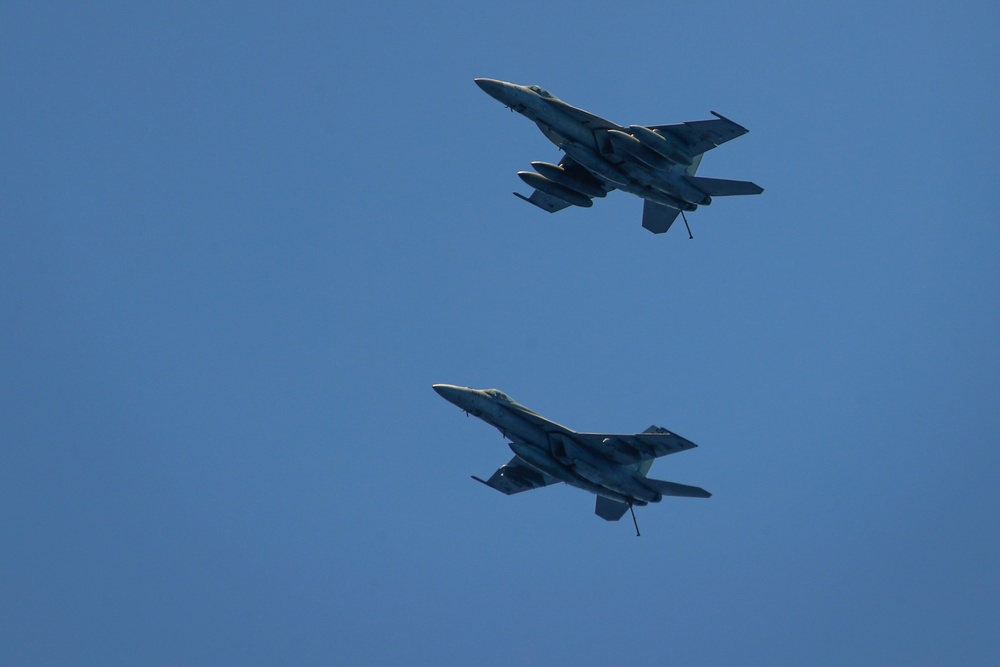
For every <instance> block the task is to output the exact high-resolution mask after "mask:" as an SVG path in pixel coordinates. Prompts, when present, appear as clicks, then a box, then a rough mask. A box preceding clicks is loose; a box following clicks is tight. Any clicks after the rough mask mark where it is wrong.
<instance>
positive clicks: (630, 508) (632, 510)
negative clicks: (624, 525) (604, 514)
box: [628, 503, 639, 537]
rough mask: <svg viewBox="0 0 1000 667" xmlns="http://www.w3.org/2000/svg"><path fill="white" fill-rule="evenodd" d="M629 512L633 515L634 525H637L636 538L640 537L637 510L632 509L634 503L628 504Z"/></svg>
mask: <svg viewBox="0 0 1000 667" xmlns="http://www.w3.org/2000/svg"><path fill="white" fill-rule="evenodd" d="M628 511H629V512H631V513H632V523H634V524H635V536H636V537H639V522H638V521H636V520H635V510H634V509H632V503H629V504H628Z"/></svg>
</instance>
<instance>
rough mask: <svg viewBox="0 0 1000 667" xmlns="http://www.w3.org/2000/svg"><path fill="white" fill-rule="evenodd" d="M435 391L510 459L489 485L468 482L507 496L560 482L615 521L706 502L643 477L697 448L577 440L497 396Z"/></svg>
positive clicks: (650, 438) (654, 441)
mask: <svg viewBox="0 0 1000 667" xmlns="http://www.w3.org/2000/svg"><path fill="white" fill-rule="evenodd" d="M434 391H436V392H437V393H438V394H440V395H441V396H442V397H444V398H445V399H446V400H448V401H450V402H451V403H454V404H455V405H457V406H458V407H460V408H461V409H462V410H463V411H465V413H466V414H470V415H472V416H474V417H478V418H479V419H482V420H483V421H484V422H486V423H487V424H490V425H492V426H494V427H496V428H497V429H498V430H499V431H500V433H501V434H502V435H503V437H504V438H505V439H507V440H510V442H509V443H508V444H509V446H510V448H511V450H513V452H514V458H512V459H511V460H510V461H509V462H508V463H506V464H504V465H502V466H500V469H499V470H497V471H496V472H495V473H493V475H492V476H491V477H490V478H489V479H488V480H483V479H480V478H479V477H476V476H475V475H473V476H472V479H474V480H476V481H477V482H481V483H483V484H485V485H486V486H489V487H492V488H494V489H496V490H497V491H500V492H501V493H505V494H507V495H508V496H509V495H512V494H515V493H521V492H522V491H530V490H531V489H537V488H540V487H543V486H549V485H551V484H558V483H559V482H565V483H566V484H569V485H570V486H575V487H577V488H578V489H583V490H584V491H589V492H590V493H594V494H597V507H596V510H595V512H596V514H597V516H599V517H601V518H602V519H606V520H607V521H618V520H619V519H621V518H622V516H624V514H625V512H627V511H630V510H631V512H632V521H633V522H634V523H635V532H636V535H638V534H639V524H638V522H636V520H635V510H634V509H632V508H633V507H634V506H635V505H640V506H641V505H646V504H648V503H658V502H660V500H661V499H662V498H663V497H664V496H686V497H689V498H708V497H710V496H711V495H712V494H710V493H709V492H708V491H706V490H705V489H702V488H699V487H697V486H687V485H686V484H677V483H676V482H665V481H663V480H659V479H650V478H648V477H646V474H647V473H648V472H649V468H650V466H652V465H653V459H656V458H659V457H661V456H666V455H667V454H675V453H677V452H683V451H686V450H688V449H694V448H695V447H697V445H695V444H694V443H693V442H691V441H690V440H687V439H685V438H682V437H681V436H679V435H677V434H676V433H671V432H670V431H668V430H667V429H665V428H661V427H659V426H650V427H649V428H648V429H646V430H645V431H643V432H642V433H637V434H635V435H618V434H613V433H578V432H577V431H574V430H572V429H569V428H566V427H565V426H561V425H559V424H557V423H555V422H553V421H550V420H548V419H546V418H545V417H542V416H541V415H540V414H538V413H537V412H535V411H533V410H530V409H528V408H526V407H525V406H523V405H521V404H520V403H518V402H517V401H515V400H514V399H512V398H511V397H510V396H508V395H507V394H505V393H503V392H502V391H499V390H497V389H471V388H469V387H459V386H455V385H451V384H436V385H434Z"/></svg>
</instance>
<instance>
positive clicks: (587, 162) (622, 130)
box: [476, 79, 764, 238]
mask: <svg viewBox="0 0 1000 667" xmlns="http://www.w3.org/2000/svg"><path fill="white" fill-rule="evenodd" d="M476 83H477V84H478V85H479V87H480V88H482V89H483V90H484V91H486V92H487V93H488V94H489V95H490V96H492V97H494V98H496V99H497V100H499V101H500V102H502V103H503V104H504V105H505V106H507V107H509V108H510V109H511V110H513V111H516V112H518V113H519V114H522V115H524V116H527V117H528V118H530V119H531V120H533V121H534V122H535V123H536V124H537V125H538V127H539V129H541V131H542V134H544V135H545V136H546V137H548V139H549V141H551V142H552V143H554V144H555V145H556V146H558V147H559V148H561V149H562V150H563V151H565V153H566V155H564V156H563V158H562V160H561V161H560V162H559V164H551V163H549V162H532V163H531V166H532V167H534V168H535V169H536V171H519V172H517V175H518V176H520V177H521V180H523V181H524V182H525V183H527V184H528V185H529V186H531V187H533V188H534V189H535V191H534V192H533V193H532V195H531V196H530V197H525V196H524V195H522V194H520V193H518V192H515V193H514V194H515V195H517V196H518V197H520V198H521V199H523V200H525V201H527V202H529V203H532V204H534V205H535V206H537V207H539V208H541V209H544V210H546V211H549V212H550V213H555V212H556V211H560V210H562V209H564V208H566V207H567V206H583V207H590V206H593V204H594V200H593V198H594V197H604V196H606V195H607V194H608V193H609V192H611V191H612V190H615V189H618V190H623V191H625V192H630V193H632V194H634V195H638V196H639V197H642V198H643V199H644V200H645V203H644V206H643V210H642V226H643V227H645V228H646V229H648V230H649V231H651V232H653V233H654V234H662V233H664V232H666V231H667V230H668V229H670V225H672V224H673V223H674V220H676V219H677V215H678V214H680V215H681V216H682V217H683V218H684V224H685V226H687V216H685V215H684V211H693V210H695V209H696V208H698V207H699V206H708V205H709V204H711V203H712V197H726V196H730V195H759V194H760V193H761V192H763V191H764V189H763V188H761V187H760V186H759V185H755V184H754V183H751V182H749V181H728V180H723V179H719V178H702V177H700V176H695V172H697V171H698V165H699V164H701V158H702V156H703V155H704V154H705V153H706V152H707V151H710V150H712V149H713V148H715V147H716V146H719V145H721V144H724V143H725V142H727V141H729V140H731V139H735V138H736V137H739V136H742V135H744V134H746V133H747V132H748V131H749V130H747V129H746V128H744V127H742V126H740V125H737V124H736V123H734V122H733V121H731V120H729V119H728V118H726V117H724V116H722V115H721V114H717V113H715V112H714V111H713V112H712V115H714V116H715V119H713V120H696V121H689V122H686V123H679V124H676V125H649V126H643V125H629V126H628V127H622V126H620V125H615V124H614V123H612V122H611V121H608V120H605V119H603V118H600V117H598V116H595V115H594V114H592V113H589V112H587V111H584V110H583V109H577V108H576V107H573V106H570V105H569V104H566V103H565V102H563V101H562V100H560V99H559V98H557V97H555V96H554V95H552V93H550V92H549V91H547V90H545V89H544V88H541V87H539V86H520V85H517V84H514V83H507V82H506V81H497V80H496V79H476ZM687 229H688V236H689V237H690V236H691V228H690V226H687ZM692 238H693V237H692Z"/></svg>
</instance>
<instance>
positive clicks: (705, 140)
mask: <svg viewBox="0 0 1000 667" xmlns="http://www.w3.org/2000/svg"><path fill="white" fill-rule="evenodd" d="M712 115H713V116H715V120H692V121H688V122H686V123H678V124H676V125H650V126H649V129H651V130H656V131H657V132H660V133H669V134H672V135H673V136H675V137H677V138H678V139H680V140H681V141H683V142H684V143H685V144H687V148H688V151H689V154H690V155H691V157H694V156H696V155H701V154H702V153H704V152H706V151H710V150H712V149H713V148H715V147H716V146H721V145H722V144H724V143H726V142H727V141H731V140H733V139H735V138H736V137H742V136H743V135H744V134H746V133H747V132H749V131H750V130H748V129H746V128H745V127H743V126H742V125H739V124H738V123H734V122H733V121H731V120H729V119H728V118H726V117H725V116H723V115H721V114H717V113H715V112H714V111H713V112H712Z"/></svg>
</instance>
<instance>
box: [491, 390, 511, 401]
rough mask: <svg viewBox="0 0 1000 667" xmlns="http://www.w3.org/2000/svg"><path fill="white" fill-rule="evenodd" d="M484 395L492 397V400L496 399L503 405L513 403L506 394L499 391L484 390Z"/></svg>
mask: <svg viewBox="0 0 1000 667" xmlns="http://www.w3.org/2000/svg"><path fill="white" fill-rule="evenodd" d="M484 393H485V394H486V395H487V396H492V397H493V398H495V399H497V400H498V401H503V402H504V403H513V402H514V399H512V398H511V397H510V396H508V395H507V394H505V393H503V392H502V391H500V390H499V389H486V390H485V392H484Z"/></svg>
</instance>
